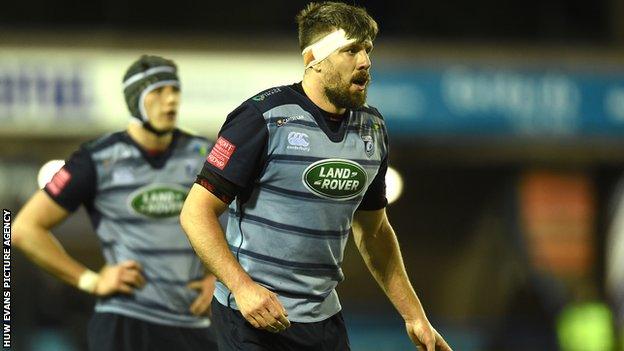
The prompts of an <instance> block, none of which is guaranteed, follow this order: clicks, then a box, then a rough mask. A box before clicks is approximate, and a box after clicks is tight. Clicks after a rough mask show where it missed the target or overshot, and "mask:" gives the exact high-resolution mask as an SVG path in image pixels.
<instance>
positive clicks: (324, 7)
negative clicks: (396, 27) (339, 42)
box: [295, 1, 379, 50]
mask: <svg viewBox="0 0 624 351" xmlns="http://www.w3.org/2000/svg"><path fill="white" fill-rule="evenodd" d="M295 20H296V21H297V25H298V28H299V47H300V48H301V50H303V49H305V48H306V47H308V46H309V45H310V44H312V43H314V42H316V41H317V40H319V39H320V38H321V37H323V36H324V35H326V34H328V33H330V32H333V31H335V30H337V29H344V31H345V32H346V34H347V37H348V38H349V39H355V40H357V41H358V42H361V41H364V40H367V39H369V40H375V37H376V36H377V32H379V28H378V27H377V22H375V20H374V19H373V18H372V17H371V16H370V15H369V14H368V13H367V12H366V9H365V8H363V7H358V6H352V5H347V4H344V3H341V2H331V1H326V2H311V3H309V4H308V6H306V7H305V8H304V9H303V10H301V12H299V13H298V14H297V17H295Z"/></svg>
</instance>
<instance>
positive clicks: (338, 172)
mask: <svg viewBox="0 0 624 351" xmlns="http://www.w3.org/2000/svg"><path fill="white" fill-rule="evenodd" d="M297 21H298V24H299V43H300V46H301V48H302V50H303V52H302V53H303V58H304V64H305V65H306V70H305V74H304V78H303V81H302V83H299V84H294V85H291V86H282V87H276V88H272V89H269V90H266V91H264V92H262V93H260V94H259V95H257V96H255V97H253V98H251V99H249V100H247V101H246V102H244V103H243V104H242V105H241V106H240V107H238V108H237V109H236V110H235V111H233V112H232V113H231V114H230V115H229V116H228V118H227V120H226V122H225V124H224V126H223V127H222V129H221V132H220V137H219V139H218V140H217V142H216V144H215V146H214V147H213V149H212V151H211V153H210V155H209V156H208V159H207V162H206V163H205V165H204V168H203V170H202V172H201V174H200V176H199V177H198V180H197V183H198V184H196V185H194V186H193V188H192V189H191V192H190V193H189V197H188V198H187V200H186V202H185V204H184V208H183V210H182V213H181V222H182V225H183V227H184V229H185V231H186V233H187V235H188V236H189V238H190V240H191V243H192V245H193V247H194V248H195V250H196V251H197V253H198V254H199V256H200V257H201V258H202V260H203V261H204V262H205V263H206V264H207V265H208V267H210V269H211V270H212V271H213V272H214V273H215V274H216V275H217V277H218V278H219V282H218V283H217V288H216V292H215V297H216V300H217V301H218V302H215V303H213V315H214V319H215V326H216V328H217V338H218V341H219V347H220V348H221V349H225V350H239V349H243V350H272V351H274V350H347V349H349V341H348V338H347V334H346V329H345V326H344V321H343V319H342V315H341V312H340V309H341V306H340V303H339V301H338V296H337V294H336V291H335V287H336V285H337V284H338V283H339V282H340V281H341V280H343V278H344V277H343V275H342V271H341V269H340V264H341V262H342V259H343V251H344V247H345V244H346V242H347V238H348V235H349V232H350V230H351V228H353V233H354V236H355V241H356V243H357V245H358V248H359V250H360V252H361V254H362V256H363V257H364V260H365V262H366V264H367V266H368V268H369V269H370V271H371V272H372V274H373V275H374V277H375V278H376V279H377V281H378V282H379V284H380V285H381V287H382V288H383V290H384V292H385V293H386V294H387V296H388V297H389V298H390V300H391V301H392V302H393V304H394V306H395V307H396V308H397V310H398V311H399V312H400V313H401V315H402V316H403V318H404V319H405V326H406V329H407V332H408V335H409V336H410V338H411V339H412V340H413V341H414V343H416V344H417V345H419V346H422V347H423V348H426V349H427V350H429V351H433V350H434V349H435V348H436V346H438V347H439V349H442V350H450V347H448V345H447V344H446V342H445V341H444V340H443V339H442V337H441V336H440V334H438V332H437V331H436V330H435V329H434V328H433V327H432V326H431V324H430V323H429V321H428V320H427V317H426V315H425V312H424V310H423V308H422V306H421V304H420V302H419V300H418V297H417V296H416V294H415V292H414V290H413V288H412V286H411V284H410V282H409V279H408V277H407V274H406V271H405V268H404V265H403V262H402V258H401V254H400V251H399V246H398V243H397V240H396V236H395V234H394V231H393V229H392V227H391V226H390V224H389V222H388V219H387V217H386V214H385V206H386V203H387V201H386V198H385V181H384V178H385V172H386V168H387V158H388V145H387V135H386V129H385V124H384V121H383V118H382V116H381V115H380V114H379V112H378V111H377V110H376V109H375V108H372V107H368V106H366V105H365V101H366V89H367V86H368V84H369V82H370V73H369V69H370V67H371V61H370V58H369V54H370V51H371V50H372V48H373V45H372V42H373V40H374V39H375V36H376V35H377V24H376V22H375V21H374V20H373V19H372V18H371V17H370V16H369V15H368V14H367V13H366V11H365V10H364V9H362V8H357V7H354V6H349V5H346V4H342V3H333V2H326V3H321V4H315V3H312V4H310V5H308V6H307V7H306V9H304V10H303V11H302V12H301V13H300V14H299V15H298V17H297ZM234 199H235V200H236V201H234V202H232V200H234ZM230 202H232V203H231V205H230V208H229V213H230V221H229V223H228V227H227V241H226V240H224V236H223V233H222V232H221V229H220V227H219V225H218V221H217V217H218V216H219V214H220V213H221V212H223V211H224V210H225V209H226V203H230ZM356 210H358V211H356ZM291 321H292V324H291ZM271 332H279V333H277V334H273V333H271Z"/></svg>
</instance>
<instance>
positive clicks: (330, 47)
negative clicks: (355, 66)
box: [301, 29, 355, 68]
mask: <svg viewBox="0 0 624 351" xmlns="http://www.w3.org/2000/svg"><path fill="white" fill-rule="evenodd" d="M354 42H355V39H348V38H347V33H345V31H344V29H339V30H337V31H335V32H332V33H330V34H328V35H326V36H325V37H324V38H323V39H321V40H319V41H317V42H316V43H314V44H312V45H310V46H308V47H306V48H305V49H303V51H302V52H301V55H303V56H304V57H305V54H306V53H307V52H308V51H312V56H313V57H314V59H313V60H312V61H310V63H308V64H307V65H306V68H310V67H312V66H314V65H316V64H317V63H319V62H321V61H323V60H324V59H326V58H327V56H329V55H331V53H332V52H334V51H336V50H338V49H340V48H343V47H345V46H347V45H349V44H352V43H354Z"/></svg>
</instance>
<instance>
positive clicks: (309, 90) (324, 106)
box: [301, 68, 347, 115]
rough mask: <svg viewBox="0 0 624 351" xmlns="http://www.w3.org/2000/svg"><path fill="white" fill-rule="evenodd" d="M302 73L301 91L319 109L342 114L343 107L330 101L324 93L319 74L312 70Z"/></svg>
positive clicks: (343, 111)
mask: <svg viewBox="0 0 624 351" xmlns="http://www.w3.org/2000/svg"><path fill="white" fill-rule="evenodd" d="M312 69H313V68H308V70H312ZM308 70H306V73H305V74H304V75H303V80H302V81H301V85H302V86H303V91H304V92H305V93H306V95H307V96H308V98H309V99H310V100H312V102H313V103H314V104H315V105H316V106H318V108H320V109H321V110H323V111H325V112H329V113H331V114H333V115H342V114H343V113H345V111H346V110H347V109H346V108H344V107H338V106H336V105H334V104H333V103H331V102H330V101H329V99H328V98H327V95H325V89H324V87H323V84H322V83H321V80H320V74H314V73H312V72H308Z"/></svg>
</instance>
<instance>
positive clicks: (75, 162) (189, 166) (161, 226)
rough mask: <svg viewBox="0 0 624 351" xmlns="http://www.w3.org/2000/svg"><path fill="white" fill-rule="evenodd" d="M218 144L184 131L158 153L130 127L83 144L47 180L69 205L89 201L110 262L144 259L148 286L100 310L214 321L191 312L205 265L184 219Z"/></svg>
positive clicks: (161, 320)
mask: <svg viewBox="0 0 624 351" xmlns="http://www.w3.org/2000/svg"><path fill="white" fill-rule="evenodd" d="M210 147H211V144H210V143H209V142H208V141H207V140H206V139H204V138H200V137H196V136H192V135H190V134H187V133H184V132H182V131H179V130H176V131H175V132H174V135H173V141H172V143H171V145H170V146H169V148H168V149H167V150H166V151H165V152H164V153H161V154H157V155H150V154H149V153H147V152H146V151H145V150H143V149H142V148H141V147H140V146H139V145H138V144H136V143H135V142H134V140H133V139H132V138H130V136H129V135H128V134H127V133H126V132H118V133H113V134H109V135H106V136H103V137H101V138H99V139H97V140H94V141H92V142H88V143H86V144H83V145H82V146H81V148H80V149H79V150H78V151H77V152H75V153H74V154H73V155H72V157H71V158H70V159H69V160H68V161H67V162H66V164H65V166H64V167H63V168H62V169H61V170H60V171H59V172H58V173H57V174H56V175H55V176H54V178H53V179H52V181H51V182H50V183H48V185H46V187H45V189H44V190H45V191H46V192H47V193H48V194H49V195H50V196H51V197H52V199H53V200H55V201H56V202H57V203H59V204H60V205H61V206H63V207H64V208H66V209H67V210H69V211H74V210H75V209H76V208H77V207H78V206H79V205H80V204H84V206H85V207H86V209H87V212H88V213H89V215H90V218H91V222H92V224H93V227H94V229H95V231H96V233H97V235H98V237H99V239H100V241H101V244H102V248H103V252H104V257H105V259H106V263H107V264H109V265H114V264H117V263H119V262H121V261H125V260H136V261H138V262H139V263H140V264H141V265H142V267H143V275H144V276H145V278H146V285H145V286H144V287H143V288H142V289H136V290H135V292H134V294H133V295H124V294H117V295H113V296H110V297H106V298H101V299H99V300H98V302H97V304H96V307H95V309H96V311H97V312H109V313H117V314H121V315H125V316H129V317H133V318H137V319H140V320H144V321H148V322H152V323H157V324H164V325H171V326H177V327H207V326H209V324H210V320H209V319H208V318H206V317H196V316H193V315H191V313H190V312H189V307H190V306H191V304H192V302H193V301H194V299H195V298H196V297H197V292H196V291H194V290H191V289H189V288H187V286H186V285H187V284H188V283H189V282H191V281H193V280H197V279H202V278H203V276H204V269H203V266H202V264H201V261H200V260H199V259H198V258H197V256H196V255H195V252H194V251H193V249H192V248H191V246H190V244H189V242H188V239H187V237H186V235H185V234H184V232H183V231H182V228H181V226H180V224H179V220H178V217H179V213H180V210H181V208H182V204H183V202H184V199H185V198H186V195H187V192H188V189H189V188H190V186H191V185H192V184H193V181H194V180H195V175H196V174H197V172H198V171H199V169H201V166H202V164H203V161H204V158H205V155H206V153H207V152H206V151H207V150H208V149H209V148H210Z"/></svg>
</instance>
